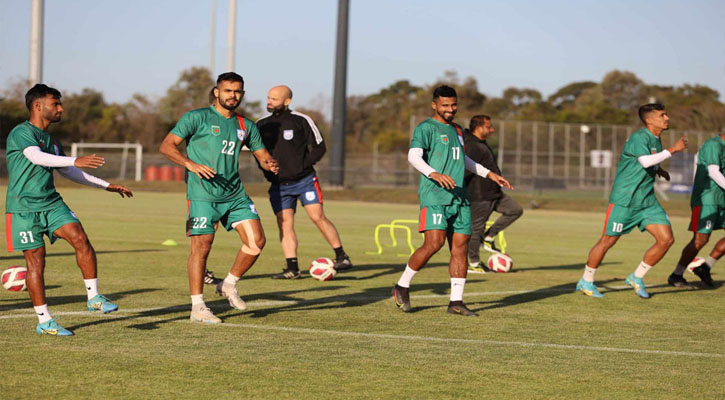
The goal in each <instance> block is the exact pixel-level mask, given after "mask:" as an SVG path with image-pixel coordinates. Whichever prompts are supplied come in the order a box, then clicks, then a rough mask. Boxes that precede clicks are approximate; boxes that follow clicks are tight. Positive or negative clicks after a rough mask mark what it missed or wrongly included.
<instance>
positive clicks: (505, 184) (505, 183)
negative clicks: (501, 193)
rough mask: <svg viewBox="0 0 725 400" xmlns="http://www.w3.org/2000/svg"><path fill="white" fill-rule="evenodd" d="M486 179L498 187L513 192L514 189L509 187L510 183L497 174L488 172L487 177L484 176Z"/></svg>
mask: <svg viewBox="0 0 725 400" xmlns="http://www.w3.org/2000/svg"><path fill="white" fill-rule="evenodd" d="M486 178H488V179H490V180H492V181H494V182H496V183H498V185H499V186H502V187H505V188H507V189H511V190H514V187H513V186H512V185H511V183H510V182H509V181H508V179H506V178H504V177H503V176H501V175H499V174H497V173H494V172H493V171H491V172H489V173H488V176H486Z"/></svg>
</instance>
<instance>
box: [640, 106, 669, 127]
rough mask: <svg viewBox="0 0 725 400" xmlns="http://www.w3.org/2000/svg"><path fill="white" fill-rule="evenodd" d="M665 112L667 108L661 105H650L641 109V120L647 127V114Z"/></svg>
mask: <svg viewBox="0 0 725 400" xmlns="http://www.w3.org/2000/svg"><path fill="white" fill-rule="evenodd" d="M655 110H656V111H664V110H665V106H664V105H662V104H660V103H649V104H645V105H643V106H640V107H639V111H638V113H639V119H640V120H641V121H642V123H643V124H645V125H647V122H645V118H647V114H649V113H651V112H652V111H655Z"/></svg>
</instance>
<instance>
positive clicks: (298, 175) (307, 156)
mask: <svg viewBox="0 0 725 400" xmlns="http://www.w3.org/2000/svg"><path fill="white" fill-rule="evenodd" d="M291 102H292V90H290V88H288V87H287V86H275V87H273V88H272V89H270V90H269V93H268V94H267V111H269V112H270V113H272V114H271V115H269V116H266V117H264V118H262V119H260V120H259V121H257V126H258V127H259V131H260V133H261V134H262V142H263V143H264V146H265V147H266V148H267V149H268V150H269V152H270V153H271V154H272V156H273V157H274V158H275V159H276V160H278V164H279V174H277V175H275V174H270V173H267V171H263V172H264V176H265V177H266V178H267V180H268V181H269V182H270V183H271V186H270V188H269V201H270V203H272V210H273V211H274V214H275V215H276V216H277V225H278V227H279V232H280V242H281V244H282V253H283V254H284V256H285V258H286V259H287V267H286V268H285V269H284V270H283V271H282V273H281V274H277V275H273V276H272V278H273V279H297V278H299V277H300V276H301V275H300V270H299V265H298V261H297V235H296V234H295V230H294V217H295V211H296V209H297V200H298V199H299V201H300V203H302V206H303V207H304V208H305V211H306V212H307V215H308V216H309V217H310V219H311V220H312V222H313V223H314V224H315V225H317V228H318V229H319V230H320V232H321V233H322V236H323V237H324V238H325V240H327V243H329V244H330V246H331V247H332V248H333V250H334V251H335V269H336V270H338V271H340V270H345V269H349V268H352V263H351V262H350V257H348V256H347V254H345V251H344V250H343V248H342V242H341V241H340V235H339V234H338V233H337V229H336V228H335V225H333V224H332V222H331V221H330V220H329V219H327V217H326V216H325V213H324V212H323V211H322V191H321V190H320V184H319V182H318V180H317V175H316V173H315V169H314V167H313V166H314V165H315V163H317V162H318V161H320V159H321V158H322V156H323V155H324V154H325V150H326V148H325V142H324V141H323V140H322V134H320V131H319V130H318V129H317V126H316V125H315V123H314V121H312V118H310V117H309V116H307V115H305V114H302V113H300V112H297V111H292V110H290V109H289V105H290V103H291Z"/></svg>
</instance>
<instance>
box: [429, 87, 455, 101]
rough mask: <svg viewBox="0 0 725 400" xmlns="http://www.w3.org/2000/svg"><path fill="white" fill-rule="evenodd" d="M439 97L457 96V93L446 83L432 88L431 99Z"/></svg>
mask: <svg viewBox="0 0 725 400" xmlns="http://www.w3.org/2000/svg"><path fill="white" fill-rule="evenodd" d="M439 97H458V95H457V94H456V89H453V88H452V87H450V86H448V85H440V86H438V87H437V88H435V90H433V101H435V100H436V99H437V98H439Z"/></svg>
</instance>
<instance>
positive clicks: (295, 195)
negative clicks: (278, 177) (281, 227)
mask: <svg viewBox="0 0 725 400" xmlns="http://www.w3.org/2000/svg"><path fill="white" fill-rule="evenodd" d="M297 199H299V200H300V203H302V205H303V206H306V205H308V204H322V190H320V183H319V182H318V180H317V176H315V174H312V175H308V176H306V177H304V178H302V179H300V180H298V181H297V182H291V183H283V184H280V185H272V186H270V187H269V202H270V203H272V210H273V211H274V213H275V214H277V213H278V212H280V211H282V210H285V209H288V208H291V209H293V210H297Z"/></svg>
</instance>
